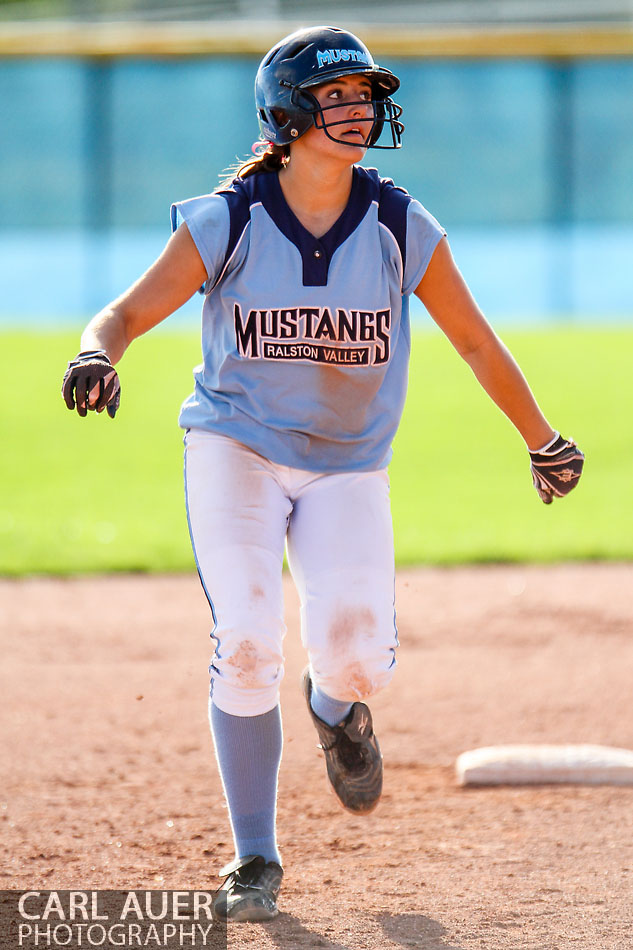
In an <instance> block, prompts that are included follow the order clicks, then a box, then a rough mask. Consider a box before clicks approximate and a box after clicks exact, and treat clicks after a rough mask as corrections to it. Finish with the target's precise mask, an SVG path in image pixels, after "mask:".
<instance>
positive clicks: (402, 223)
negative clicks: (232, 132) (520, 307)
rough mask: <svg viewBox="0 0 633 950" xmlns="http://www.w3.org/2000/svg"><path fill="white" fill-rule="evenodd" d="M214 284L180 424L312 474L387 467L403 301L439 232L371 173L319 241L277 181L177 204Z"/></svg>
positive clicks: (416, 206) (397, 407)
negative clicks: (220, 436) (199, 355)
mask: <svg viewBox="0 0 633 950" xmlns="http://www.w3.org/2000/svg"><path fill="white" fill-rule="evenodd" d="M181 220H182V221H185V222H186V224H187V226H188V228H189V231H190V233H191V236H192V238H193V240H194V241H195V244H196V247H197V248H198V251H199V253H200V256H201V258H202V260H203V262H204V265H205V268H206V271H207V274H208V280H207V282H206V283H205V285H204V287H203V288H202V290H203V292H204V294H205V300H204V306H203V312H202V355H203V363H202V365H201V366H199V367H197V368H196V370H195V372H194V376H195V390H194V392H193V394H192V395H191V396H190V397H189V398H188V399H187V400H186V401H185V403H184V404H183V406H182V410H181V414H180V420H179V421H180V425H181V426H182V427H183V428H186V429H188V428H201V429H208V430H210V431H213V432H218V433H221V434H223V435H227V436H230V437H231V438H233V439H236V440H237V441H238V442H241V443H243V444H244V445H247V446H248V447H249V448H251V449H253V450H254V451H256V452H257V453H259V454H260V455H263V456H264V457H265V458H268V459H270V460H271V461H272V462H276V463H278V464H281V465H288V466H291V467H293V468H299V469H305V470H308V471H314V472H352V471H372V470H376V469H380V468H383V467H385V466H386V465H387V464H388V463H389V460H390V458H391V443H392V441H393V438H394V435H395V433H396V429H397V427H398V424H399V422H400V417H401V415H402V410H403V408H404V401H405V395H406V388H407V373H408V362H409V350H410V325H409V312H408V297H409V295H410V294H411V293H412V292H413V291H414V290H415V289H416V287H417V286H418V284H419V282H420V280H421V279H422V277H423V275H424V273H425V271H426V268H427V266H428V263H429V261H430V259H431V256H432V254H433V251H434V250H435V247H436V245H437V243H438V242H439V241H440V239H441V238H442V237H443V236H444V234H445V232H444V230H443V229H442V228H441V227H440V225H439V224H438V222H437V221H436V220H435V219H434V218H433V217H432V216H431V215H430V214H429V213H428V212H427V211H426V210H425V209H424V208H423V207H422V205H421V204H420V203H419V202H417V201H415V200H414V199H413V198H411V196H410V195H408V194H407V193H406V192H405V191H403V190H402V189H400V188H396V187H395V186H394V185H393V183H392V182H390V181H388V180H385V179H381V178H379V176H378V173H377V172H376V170H375V169H365V168H362V167H359V166H355V167H354V170H353V184H352V191H351V194H350V199H349V202H348V205H347V207H346V209H345V211H344V212H343V214H342V215H341V217H340V218H339V220H338V221H337V222H336V223H335V224H334V226H333V227H332V228H331V229H330V231H328V232H327V234H325V235H324V236H323V237H321V238H320V239H317V238H315V237H314V236H313V235H312V234H310V233H309V232H308V231H307V230H306V229H305V228H304V227H303V226H302V225H301V223H300V222H299V221H298V219H297V218H296V217H295V215H294V214H293V213H292V211H291V210H290V209H289V207H288V205H287V204H286V201H285V199H284V196H283V193H282V191H281V186H280V184H279V178H278V175H277V174H276V173H264V172H262V173H258V174H256V175H253V176H251V177H250V178H247V179H246V180H236V181H235V182H234V183H233V186H232V187H231V189H229V190H228V191H226V192H219V193H216V194H212V195H205V196H203V197H199V198H191V199H190V200H188V201H183V202H179V203H177V204H175V205H174V206H173V208H172V222H173V224H174V226H175V225H176V224H177V223H178V221H181Z"/></svg>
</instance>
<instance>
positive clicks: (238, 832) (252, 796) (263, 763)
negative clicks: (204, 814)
mask: <svg viewBox="0 0 633 950" xmlns="http://www.w3.org/2000/svg"><path fill="white" fill-rule="evenodd" d="M209 721H210V723H211V732H212V733H213V741H214V743H215V753H216V757H217V760H218V765H219V767H220V776H221V778H222V784H223V786H224V793H225V795H226V800H227V803H228V806H229V815H230V818H231V827H232V829H233V838H234V839H235V851H236V855H237V857H238V858H243V857H245V856H246V855H247V854H261V856H262V857H263V858H265V859H266V861H277V863H278V864H281V858H280V856H279V851H278V850H277V838H276V833H275V818H276V807H277V776H278V773H279V763H280V762H281V749H282V744H283V741H282V732H281V712H280V709H279V706H275V708H274V709H271V710H270V712H267V713H264V714H263V715H261V716H231V715H229V714H228V713H225V712H222V710H221V709H218V708H217V706H215V705H214V704H213V702H210V703H209Z"/></svg>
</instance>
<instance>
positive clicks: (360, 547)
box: [185, 429, 397, 716]
mask: <svg viewBox="0 0 633 950" xmlns="http://www.w3.org/2000/svg"><path fill="white" fill-rule="evenodd" d="M185 490H186V501H187V515H188V519H189V530H190V533H191V541H192V545H193V550H194V556H195V559H196V564H197V567H198V572H199V574H200V579H201V581H202V585H203V587H204V590H205V593H206V595H207V598H208V600H209V604H210V605H211V610H212V612H213V619H214V621H215V627H214V630H213V632H212V636H213V637H214V639H215V641H216V648H215V653H214V656H213V659H212V661H211V666H210V668H209V671H210V673H211V694H212V696H213V702H214V703H215V705H216V706H218V708H219V709H221V710H222V711H223V712H226V713H229V714H231V715H236V716H256V715H260V714H262V713H265V712H268V711H269V710H271V709H273V708H274V707H275V706H276V705H277V703H278V701H279V686H280V683H281V679H282V677H283V665H284V659H283V653H282V641H283V637H284V635H285V632H286V628H285V624H284V614H283V592H282V566H283V557H284V547H285V545H286V544H287V552H288V563H289V566H290V570H291V573H292V576H293V579H294V582H295V585H296V587H297V590H298V592H299V597H300V601H301V637H302V642H303V644H304V646H305V648H306V649H307V652H308V657H309V660H310V666H311V672H312V676H313V678H314V681H315V683H316V684H317V686H318V687H320V689H322V690H323V692H325V693H326V694H327V695H328V696H330V697H331V698H333V699H337V700H340V701H347V702H354V701H355V700H357V699H365V698H366V697H368V696H370V695H372V694H373V693H375V692H376V691H377V690H379V689H381V688H382V687H383V686H385V685H386V684H387V683H388V681H389V680H390V679H391V676H392V674H393V670H394V666H395V649H396V646H397V632H396V626H395V610H394V556H393V530H392V522H391V511H390V505H389V479H388V475H387V473H386V471H384V470H381V471H377V472H360V473H349V474H334V475H327V474H326V475H323V474H319V473H315V472H307V471H303V470H301V469H295V468H289V467H287V466H285V465H277V464H275V463H273V462H270V461H268V460H267V459H265V458H263V457H262V456H261V455H258V454H257V453H255V452H253V451H252V450H251V449H248V448H246V446H244V445H242V444H240V443H239V442H235V441H234V440H233V439H230V438H227V437H225V436H222V435H218V434H215V433H211V432H207V431H204V430H201V429H190V430H189V431H188V432H187V434H186V436H185Z"/></svg>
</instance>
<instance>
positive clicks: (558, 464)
mask: <svg viewBox="0 0 633 950" xmlns="http://www.w3.org/2000/svg"><path fill="white" fill-rule="evenodd" d="M584 462H585V456H584V455H583V453H582V452H581V451H580V449H579V448H578V446H577V445H576V443H575V442H574V441H573V440H572V439H564V438H563V437H562V435H559V436H558V437H557V439H556V440H555V441H554V442H553V443H552V444H551V445H550V446H548V447H547V448H546V449H545V450H544V451H541V452H530V469H531V471H532V481H533V482H534V487H535V488H536V490H537V492H538V495H539V498H540V499H541V501H542V502H544V504H546V505H551V503H552V501H553V499H554V498H562V497H563V496H564V495H567V494H569V492H570V491H571V490H572V488H575V487H576V485H577V484H578V479H579V478H580V475H581V473H582V467H583V465H584Z"/></svg>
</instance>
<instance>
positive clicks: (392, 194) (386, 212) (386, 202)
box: [378, 178, 413, 275]
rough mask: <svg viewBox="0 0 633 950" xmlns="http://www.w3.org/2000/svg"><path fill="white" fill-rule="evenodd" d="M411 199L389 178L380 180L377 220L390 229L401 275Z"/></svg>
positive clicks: (405, 259) (405, 252) (405, 249)
mask: <svg viewBox="0 0 633 950" xmlns="http://www.w3.org/2000/svg"><path fill="white" fill-rule="evenodd" d="M412 200H413V199H412V198H411V195H410V194H409V193H408V192H407V191H405V190H404V188H399V187H398V186H397V185H394V183H393V182H392V181H391V179H390V178H383V179H382V180H381V182H380V199H379V203H378V220H379V221H380V223H381V224H383V225H384V226H385V227H386V228H388V230H389V231H391V233H392V234H393V236H394V238H395V240H396V242H397V244H398V247H399V248H400V255H401V257H402V273H403V275H404V272H405V268H406V266H407V211H408V208H409V205H410V203H411V201H412Z"/></svg>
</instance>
